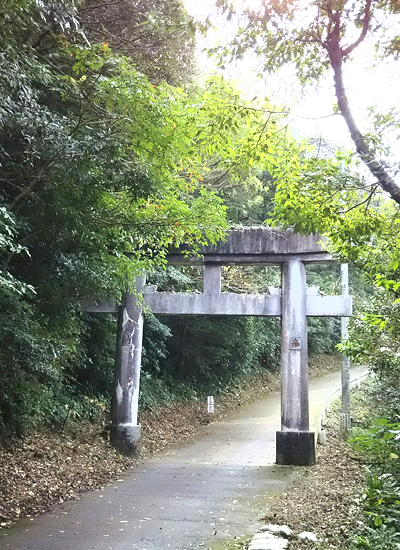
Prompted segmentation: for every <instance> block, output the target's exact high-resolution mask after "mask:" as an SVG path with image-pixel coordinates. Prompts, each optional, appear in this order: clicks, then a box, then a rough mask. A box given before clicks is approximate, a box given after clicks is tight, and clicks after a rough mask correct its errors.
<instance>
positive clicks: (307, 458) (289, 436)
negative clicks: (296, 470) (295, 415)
mask: <svg viewBox="0 0 400 550" xmlns="http://www.w3.org/2000/svg"><path fill="white" fill-rule="evenodd" d="M276 463H277V464H281V465H283V466H312V465H313V464H315V434H314V432H276Z"/></svg>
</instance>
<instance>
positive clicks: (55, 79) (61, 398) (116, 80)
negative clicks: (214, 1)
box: [0, 1, 338, 438]
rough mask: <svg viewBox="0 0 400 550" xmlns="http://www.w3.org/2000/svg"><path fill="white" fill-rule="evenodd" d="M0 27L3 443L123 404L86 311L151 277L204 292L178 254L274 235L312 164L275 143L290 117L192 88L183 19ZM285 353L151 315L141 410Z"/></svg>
mask: <svg viewBox="0 0 400 550" xmlns="http://www.w3.org/2000/svg"><path fill="white" fill-rule="evenodd" d="M132 10H133V11H132ZM153 10H155V12H156V13H157V18H155V19H154V17H153V15H152V14H153ZM127 13H129V14H130V15H131V13H133V16H132V17H129V19H127V18H126V17H125V16H124V14H125V15H126V14H127ZM1 17H2V25H1V40H2V46H3V54H2V64H1V67H2V69H1V83H2V91H3V93H2V99H1V123H2V130H3V131H2V135H1V157H2V160H1V164H2V186H1V216H2V238H1V241H0V242H1V252H2V262H3V269H2V275H1V304H2V307H1V309H0V312H1V313H0V314H1V317H2V319H1V329H0V330H1V336H2V337H1V342H2V344H1V352H0V353H1V377H2V389H1V392H0V393H1V395H0V410H1V416H0V427H1V430H0V431H1V433H2V434H3V438H4V437H6V436H7V437H9V436H10V435H12V434H16V435H23V434H24V433H25V432H26V431H27V430H31V429H32V428H38V427H40V426H42V425H46V424H50V425H51V424H55V425H57V424H63V423H64V419H65V415H66V411H68V414H69V415H71V418H73V417H74V416H75V417H76V418H86V417H87V418H92V417H95V416H96V407H98V406H99V404H103V403H107V404H108V402H109V399H110V393H111V385H112V373H113V365H114V347H115V333H116V328H115V324H116V320H115V319H114V318H113V317H112V316H109V317H107V316H106V317H105V318H102V317H95V316H88V315H85V314H84V313H83V312H82V309H81V305H80V303H81V301H82V299H84V298H87V297H92V296H95V297H99V298H102V297H112V296H115V297H116V299H118V297H119V296H120V294H121V292H122V291H123V290H124V288H125V287H126V285H127V284H128V283H129V281H130V280H132V277H133V276H134V275H135V273H138V272H140V271H142V270H146V271H147V272H148V274H149V277H150V279H152V280H153V281H154V282H156V283H157V284H158V285H159V287H160V288H163V289H166V290H167V289H171V288H174V289H175V290H185V289H190V288H192V289H193V288H196V285H197V287H198V285H199V281H200V279H201V274H199V273H198V272H196V270H188V269H186V270H180V271H178V270H177V269H176V268H167V269H166V270H165V265H164V264H165V255H166V253H167V251H168V248H169V247H170V246H177V245H179V244H180V243H183V242H184V243H187V244H191V245H192V246H194V247H195V246H196V243H202V242H215V241H216V239H218V238H220V237H221V236H222V235H223V232H224V230H225V229H226V228H227V227H228V226H229V224H230V223H232V222H234V223H239V224H247V225H248V224H254V223H263V222H264V220H265V219H266V217H267V215H268V212H269V211H271V210H272V208H273V202H274V195H275V191H276V183H275V182H276V179H277V177H278V173H279V171H281V172H282V171H283V170H285V171H286V170H287V164H288V159H289V158H290V162H295V158H296V157H297V156H298V155H300V152H298V153H296V150H297V144H296V143H295V141H294V140H293V139H292V138H289V137H287V136H286V132H283V133H281V132H280V131H276V128H277V126H278V125H279V119H280V117H281V113H280V110H279V109H275V108H273V107H272V106H270V105H268V104H262V103H260V102H258V103H257V106H255V105H256V104H255V103H254V102H253V103H251V102H246V101H245V100H244V99H243V98H242V97H241V95H240V93H239V92H238V91H237V90H236V89H235V87H234V86H233V85H232V84H230V83H229V82H225V81H223V80H222V79H221V78H219V77H214V78H211V79H210V80H209V81H201V80H200V79H196V78H195V70H196V67H195V65H194V61H193V48H194V37H193V29H192V25H193V22H191V20H190V18H189V16H188V15H187V14H186V12H185V11H184V9H183V8H182V7H181V6H180V5H179V4H176V5H174V4H173V3H170V2H168V3H165V4H163V3H160V4H155V5H153V4H151V3H149V5H146V7H145V9H144V11H143V8H140V9H139V8H137V10H136V11H135V8H134V6H133V5H132V4H129V6H128V5H125V3H124V2H121V3H117V5H116V7H113V6H112V7H108V4H107V5H105V6H104V7H102V6H101V5H95V6H93V5H92V3H91V2H88V3H87V4H78V5H76V6H75V5H74V4H73V3H68V2H66V3H59V4H57V5H53V4H46V3H41V2H33V1H27V2H21V3H11V4H9V5H8V6H7V10H5V11H4V12H3V14H2V16H1ZM127 20H129V24H127V26H125V21H127ZM103 40H104V41H103ZM105 41H107V42H105ZM177 52H179V55H177ZM178 85H179V86H180V87H178ZM272 109H275V111H276V112H275V111H273V110H272ZM255 145H257V147H258V148H259V150H258V148H256V147H255ZM264 271H265V270H264ZM326 277H327V280H326V284H327V285H328V286H329V285H330V287H331V288H333V287H334V285H335V282H334V281H332V275H329V274H328V275H326V276H325V278H326ZM336 278H337V276H336ZM225 279H226V284H228V285H231V287H230V288H232V286H233V287H234V291H236V292H243V291H246V290H249V289H250V290H251V289H255V290H258V291H266V289H267V287H268V284H270V285H271V284H278V285H279V277H278V278H277V275H276V272H274V271H272V272H271V273H270V274H269V275H268V274H267V273H264V275H263V273H258V272H257V271H256V270H250V272H248V273H244V274H240V272H239V271H235V270H230V271H229V270H228V271H227V272H226V276H225ZM333 279H335V277H333ZM323 285H324V283H323V277H322V286H323ZM325 323H326V322H325ZM328 324H329V325H330V326H331V330H330V331H328V332H327V331H326V327H325V325H324V322H323V321H315V322H314V324H313V325H312V326H311V327H310V334H311V335H313V338H311V339H310V343H311V350H312V351H315V352H324V351H330V352H332V351H333V350H334V346H335V344H336V343H337V341H338V327H337V323H336V324H335V322H333V321H328ZM235 333H236V334H241V335H242V338H241V339H240V344H239V345H238V342H237V340H236V339H233V338H232V334H235ZM279 339H280V332H279V324H278V323H277V321H276V320H273V319H264V320H260V319H229V320H228V319H219V320H216V319H212V318H209V319H208V318H207V319H202V320H200V319H195V318H189V319H183V318H175V319H172V318H171V319H167V318H156V317H154V316H151V315H149V316H147V322H146V327H145V343H144V353H143V376H142V393H141V401H142V404H143V405H147V406H154V405H157V404H161V403H166V402H167V403H168V402H170V401H171V400H173V399H174V398H176V397H178V398H183V397H185V398H189V397H191V398H196V397H198V396H203V395H205V394H207V392H209V391H211V390H212V391H213V393H217V392H219V391H222V390H223V389H224V388H226V387H228V386H229V384H232V382H233V380H235V379H236V378H237V377H240V376H244V375H246V374H249V373H253V374H254V373H256V372H257V370H258V369H270V370H274V369H276V368H277V365H278V364H279Z"/></svg>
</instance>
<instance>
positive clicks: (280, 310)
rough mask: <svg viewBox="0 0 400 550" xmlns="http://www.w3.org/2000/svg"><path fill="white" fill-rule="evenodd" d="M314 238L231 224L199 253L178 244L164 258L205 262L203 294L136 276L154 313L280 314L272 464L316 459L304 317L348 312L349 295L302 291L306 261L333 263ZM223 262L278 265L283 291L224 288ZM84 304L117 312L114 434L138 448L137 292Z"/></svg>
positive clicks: (130, 449)
mask: <svg viewBox="0 0 400 550" xmlns="http://www.w3.org/2000/svg"><path fill="white" fill-rule="evenodd" d="M319 240H320V238H319V237H317V236H315V235H310V236H306V237H302V236H300V235H298V234H296V233H293V232H291V231H283V232H282V231H276V230H273V229H270V228H267V227H256V228H244V229H240V230H232V231H230V232H229V233H228V234H227V239H226V241H225V242H219V243H218V244H217V245H215V246H204V247H202V248H201V254H202V256H200V257H195V258H191V257H188V256H187V255H185V254H183V252H184V250H183V249H178V250H177V251H176V252H173V253H171V254H170V255H169V256H168V263H169V264H175V265H176V264H184V265H199V264H200V265H203V266H204V274H203V293H201V294H200V293H197V294H195V293H186V292H185V293H162V292H156V288H155V287H154V286H146V284H145V276H144V275H142V276H139V277H137V278H136V281H135V290H136V296H137V295H138V294H141V295H142V296H143V302H144V304H145V305H146V306H148V307H149V308H150V309H151V311H152V312H153V313H164V314H168V315H175V314H176V315H255V316H280V317H281V320H282V347H281V371H282V389H281V430H280V431H278V432H277V434H276V462H277V464H284V465H289V464H294V465H300V466H302V465H311V464H314V463H315V434H314V432H310V431H309V405H308V351H307V316H313V317H319V316H330V317H349V316H350V315H351V313H352V299H351V296H348V295H338V296H319V295H310V294H308V293H307V286H306V271H305V264H314V263H325V264H331V263H336V262H335V260H333V259H332V257H331V255H330V254H329V253H327V252H326V251H324V250H323V249H322V247H321V246H320V245H319V244H318V242H319ZM186 252H187V251H186ZM225 265H261V266H262V265H264V266H265V265H280V266H281V274H282V283H281V288H282V290H281V294H280V295H267V294H233V293H221V266H225ZM84 309H85V311H88V312H92V313H117V312H118V313H119V316H118V319H119V320H118V337H117V353H116V357H117V359H116V370H115V388H114V394H113V401H112V406H111V422H112V425H111V441H112V442H113V443H114V445H115V446H116V447H117V448H119V449H120V450H121V451H123V452H125V453H127V454H131V455H135V454H137V453H138V451H139V448H140V435H141V428H140V426H139V425H138V424H137V413H138V399H139V379H140V365H141V348H142V334H143V314H142V304H141V303H140V301H139V300H137V298H136V297H135V294H133V293H129V292H127V293H126V294H124V295H123V297H122V303H121V305H120V306H119V308H118V307H117V306H116V305H115V303H97V302H96V301H91V302H90V303H89V302H88V303H86V304H85V306H84Z"/></svg>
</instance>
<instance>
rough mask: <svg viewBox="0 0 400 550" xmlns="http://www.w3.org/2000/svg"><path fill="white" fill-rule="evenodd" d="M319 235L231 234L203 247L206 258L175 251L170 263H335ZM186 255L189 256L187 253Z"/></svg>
mask: <svg viewBox="0 0 400 550" xmlns="http://www.w3.org/2000/svg"><path fill="white" fill-rule="evenodd" d="M319 241H321V237H320V236H319V235H308V236H304V235H299V234H298V233H294V232H293V231H289V230H288V231H278V230H276V229H271V228H270V227H265V226H261V227H247V228H242V229H233V230H231V231H228V232H227V237H226V240H225V241H224V242H222V241H220V242H218V243H217V244H216V245H211V246H203V247H201V249H200V252H201V254H202V255H203V258H202V257H196V258H191V257H188V256H187V251H188V247H187V246H186V247H185V246H182V247H179V249H178V250H172V251H171V252H170V254H169V255H168V262H169V263H172V264H180V263H181V264H185V263H186V264H187V263H189V264H193V263H197V264H201V263H203V261H206V262H216V263H220V264H221V265H230V264H233V265H241V264H242V265H246V264H261V265H262V264H264V265H267V264H272V265H274V264H275V265H276V264H280V263H283V262H285V261H287V260H288V259H289V257H292V258H296V259H299V260H300V261H304V262H306V263H314V262H321V261H324V262H326V263H332V262H333V261H334V260H332V256H331V255H330V254H329V253H328V252H326V251H325V250H323V248H322V247H321V245H320V244H318V243H319ZM185 252H186V255H184V254H183V253H185Z"/></svg>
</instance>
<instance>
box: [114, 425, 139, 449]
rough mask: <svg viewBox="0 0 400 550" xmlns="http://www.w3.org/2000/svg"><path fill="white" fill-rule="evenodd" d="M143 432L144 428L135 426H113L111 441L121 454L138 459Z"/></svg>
mask: <svg viewBox="0 0 400 550" xmlns="http://www.w3.org/2000/svg"><path fill="white" fill-rule="evenodd" d="M141 432H142V427H141V426H136V425H134V424H118V425H112V426H111V431H110V441H111V443H112V444H113V445H114V447H115V448H116V449H117V450H118V451H119V452H120V453H122V454H124V455H127V456H132V457H137V456H139V453H140V443H141V440H140V436H141Z"/></svg>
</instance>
